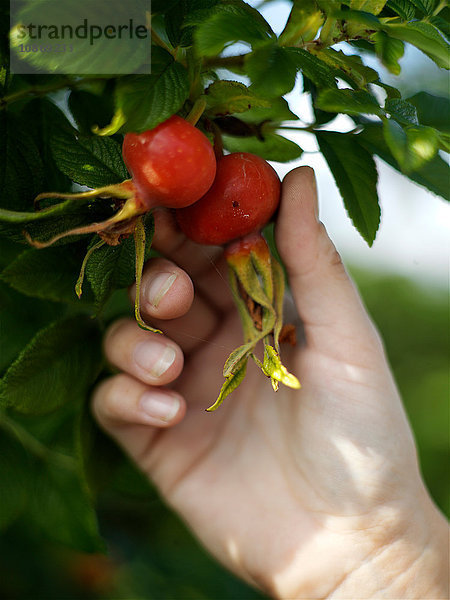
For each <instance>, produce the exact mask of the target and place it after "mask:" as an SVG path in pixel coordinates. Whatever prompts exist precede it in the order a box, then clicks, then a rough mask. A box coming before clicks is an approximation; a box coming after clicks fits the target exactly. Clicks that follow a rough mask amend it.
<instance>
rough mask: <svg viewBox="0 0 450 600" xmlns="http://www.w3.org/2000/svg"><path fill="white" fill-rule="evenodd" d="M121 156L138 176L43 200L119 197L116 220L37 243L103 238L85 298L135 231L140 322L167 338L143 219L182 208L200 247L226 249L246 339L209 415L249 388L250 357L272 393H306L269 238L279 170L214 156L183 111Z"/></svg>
mask: <svg viewBox="0 0 450 600" xmlns="http://www.w3.org/2000/svg"><path fill="white" fill-rule="evenodd" d="M122 155H123V159H124V161H125V164H126V166H127V168H128V171H129V172H130V174H131V179H127V180H126V181H123V182H122V183H119V184H114V185H110V186H106V187H103V188H99V189H97V190H90V191H88V192H81V193H79V194H59V193H46V194H41V195H40V196H38V197H37V199H36V200H37V201H38V202H39V201H40V200H41V199H44V198H53V199H55V198H60V199H61V198H63V199H65V200H66V201H67V200H69V201H70V203H72V202H74V203H75V202H79V201H80V199H84V201H87V202H92V201H93V200H94V199H95V198H103V199H105V198H111V200H112V205H113V206H115V207H117V208H116V209H115V212H114V214H113V215H112V216H111V217H109V218H108V219H106V220H105V221H102V222H96V223H90V224H88V225H83V226H81V227H77V228H75V229H71V230H70V231H64V232H62V233H59V234H58V235H56V236H54V237H53V238H51V239H49V240H46V241H38V240H32V239H31V238H30V237H29V236H28V239H29V241H30V243H32V244H33V245H34V246H36V247H38V248H42V247H46V246H49V245H51V244H53V243H54V242H56V241H57V240H59V239H61V238H63V237H66V236H68V235H76V234H83V233H96V234H98V236H99V240H98V241H97V242H96V243H95V244H94V245H91V246H90V248H89V249H88V252H87V254H86V257H85V259H84V261H83V264H82V266H81V271H80V275H79V277H78V281H77V283H76V286H75V291H76V293H77V295H78V296H81V293H82V285H83V278H84V273H85V267H86V264H87V261H88V260H89V259H90V257H91V255H92V253H93V252H95V251H97V249H98V248H100V247H101V246H102V245H104V244H108V245H111V246H115V245H118V244H120V243H121V242H122V240H123V239H124V238H126V237H128V236H130V235H133V236H134V240H135V249H136V297H135V317H136V321H137V322H138V324H139V325H140V326H141V327H142V328H144V329H147V330H150V331H153V332H158V333H161V332H160V331H159V330H156V329H153V328H152V327H151V326H150V325H148V324H147V323H145V322H144V320H143V319H142V317H141V310H140V286H141V279H142V270H143V266H144V259H145V248H146V242H145V235H146V234H145V226H144V218H143V217H144V215H145V214H146V213H149V212H151V211H152V209H154V208H156V207H166V208H170V209H174V210H175V216H176V220H177V223H178V225H179V227H180V229H181V230H182V231H183V232H184V233H185V234H186V236H187V237H188V238H190V239H191V240H193V241H194V242H197V243H199V244H211V245H226V249H225V258H226V261H227V263H228V267H229V281H230V290H231V293H232V295H233V298H234V300H235V304H236V307H237V309H238V311H239V314H240V317H241V322H242V329H243V334H244V343H243V344H242V345H241V346H239V347H238V348H236V350H234V351H233V352H232V353H231V354H230V356H229V357H228V359H227V361H226V362H225V366H224V369H223V375H224V377H225V382H224V384H223V386H222V389H221V390H220V393H219V396H218V398H217V400H216V402H215V403H214V404H213V405H212V406H211V407H209V408H208V409H207V410H215V409H216V408H217V407H218V406H219V405H220V404H221V403H222V402H223V400H224V398H225V397H226V396H228V395H229V394H230V393H231V392H232V391H233V390H235V389H236V387H237V386H238V385H239V384H240V383H241V382H242V380H243V379H244V376H245V372H246V368H247V362H248V360H249V359H250V358H251V359H252V360H254V361H255V362H256V364H257V365H258V366H259V367H260V368H261V370H262V372H263V373H264V375H266V376H267V377H269V378H270V380H271V382H272V386H273V388H274V390H277V389H278V385H279V383H283V384H284V385H287V386H289V387H293V388H299V387H300V383H299V382H298V380H297V378H296V377H295V376H294V375H292V374H291V373H289V372H288V371H287V369H286V367H284V365H283V364H282V363H281V360H280V357H279V352H280V342H281V341H283V339H289V340H290V341H291V342H292V340H293V336H292V327H291V329H290V331H291V333H290V335H287V334H286V332H285V327H284V326H283V315H282V312H283V296H284V273H283V269H282V267H281V265H280V264H279V263H278V262H277V261H276V260H275V258H274V257H273V256H272V255H271V253H270V250H269V247H268V245H267V243H266V241H265V240H264V238H263V237H262V235H261V229H262V228H263V227H264V226H265V225H266V224H267V223H268V222H269V221H270V219H271V217H272V215H273V214H274V212H275V210H276V209H277V206H278V204H279V201H280V180H279V178H278V175H277V174H276V172H275V171H274V169H273V168H272V167H271V166H270V165H269V164H268V163H267V162H266V161H265V160H263V159H262V158H260V157H258V156H255V155H253V154H248V153H246V152H237V153H235V154H229V155H227V156H221V157H220V158H219V159H217V160H216V155H215V152H214V149H213V147H212V144H211V143H210V141H209V140H208V138H207V137H206V136H205V135H204V134H203V133H202V132H201V131H200V130H199V129H197V128H196V127H194V126H193V125H192V124H190V123H188V122H187V121H185V120H184V119H182V118H181V117H179V116H177V115H174V116H173V117H171V118H170V119H168V120H167V121H165V122H163V123H161V124H160V125H158V126H157V127H155V128H154V129H151V130H149V131H145V132H143V133H139V134H137V133H127V134H126V135H125V138H124V142H123V147H122ZM260 342H261V343H262V344H263V346H264V355H263V357H262V360H260V359H259V358H258V357H257V355H256V354H255V349H256V347H257V346H258V345H259V344H260Z"/></svg>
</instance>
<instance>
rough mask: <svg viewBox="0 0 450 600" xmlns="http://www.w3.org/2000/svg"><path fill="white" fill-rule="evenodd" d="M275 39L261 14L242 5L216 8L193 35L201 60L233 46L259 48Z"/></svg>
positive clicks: (226, 5)
mask: <svg viewBox="0 0 450 600" xmlns="http://www.w3.org/2000/svg"><path fill="white" fill-rule="evenodd" d="M273 38H274V33H273V31H272V29H271V28H270V25H269V24H268V23H267V21H266V20H265V19H264V18H263V17H262V16H261V14H260V13H259V12H258V11H257V10H255V9H253V8H251V7H250V6H249V5H247V4H245V3H240V4H238V3H236V4H235V3H230V4H224V5H219V6H218V7H217V8H216V9H214V13H213V14H212V15H211V16H210V18H209V19H206V20H205V21H203V22H202V23H200V24H199V25H198V27H197V28H196V31H195V34H194V41H195V45H196V50H197V52H198V54H199V55H200V56H216V55H217V54H220V53H221V52H222V50H223V49H224V48H225V47H226V46H229V45H230V44H232V43H234V42H246V43H248V44H250V45H251V46H253V47H254V46H258V45H259V44H262V43H264V42H267V41H269V40H270V39H273Z"/></svg>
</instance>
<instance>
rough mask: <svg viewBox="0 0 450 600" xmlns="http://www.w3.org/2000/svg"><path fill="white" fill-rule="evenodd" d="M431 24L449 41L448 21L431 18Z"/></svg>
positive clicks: (449, 24)
mask: <svg viewBox="0 0 450 600" xmlns="http://www.w3.org/2000/svg"><path fill="white" fill-rule="evenodd" d="M430 23H431V24H432V25H434V26H435V27H437V28H438V29H439V30H440V31H441V32H442V33H443V34H444V35H445V37H446V38H447V39H448V38H450V23H449V21H448V19H444V18H442V17H441V16H435V17H431V18H430Z"/></svg>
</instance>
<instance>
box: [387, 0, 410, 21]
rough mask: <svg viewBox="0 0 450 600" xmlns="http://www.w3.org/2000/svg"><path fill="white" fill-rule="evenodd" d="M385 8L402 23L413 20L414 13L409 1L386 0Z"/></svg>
mask: <svg viewBox="0 0 450 600" xmlns="http://www.w3.org/2000/svg"><path fill="white" fill-rule="evenodd" d="M386 6H387V7H388V8H390V9H391V10H393V11H394V12H395V13H397V14H398V16H399V17H400V18H401V19H402V20H403V21H410V20H411V19H414V15H415V12H416V11H415V9H414V5H413V4H412V2H410V0H387V3H386Z"/></svg>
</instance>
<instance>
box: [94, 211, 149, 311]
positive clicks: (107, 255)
mask: <svg viewBox="0 0 450 600" xmlns="http://www.w3.org/2000/svg"><path fill="white" fill-rule="evenodd" d="M145 229H146V251H145V259H146V260H147V259H148V258H149V256H150V250H151V243H152V238H153V231H154V225H153V218H152V216H151V215H149V216H148V217H147V219H146V222H145ZM96 241H97V240H95V239H94V240H93V242H92V244H94V243H96ZM92 244H91V245H92ZM135 263H136V252H135V245H134V240H133V237H132V236H130V237H128V238H127V239H125V240H123V241H122V242H121V243H120V244H119V245H118V246H108V245H105V246H102V247H101V248H99V249H98V250H96V251H95V252H94V253H93V254H92V256H91V257H90V259H89V262H88V263H87V266H86V278H87V280H88V281H89V283H90V284H91V287H92V291H93V292H94V295H95V300H96V305H97V307H98V308H101V307H103V305H104V304H105V302H106V301H107V300H108V298H109V296H110V295H111V294H112V292H114V290H116V289H120V288H124V287H128V286H129V285H131V284H132V283H133V282H134V279H135Z"/></svg>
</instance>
